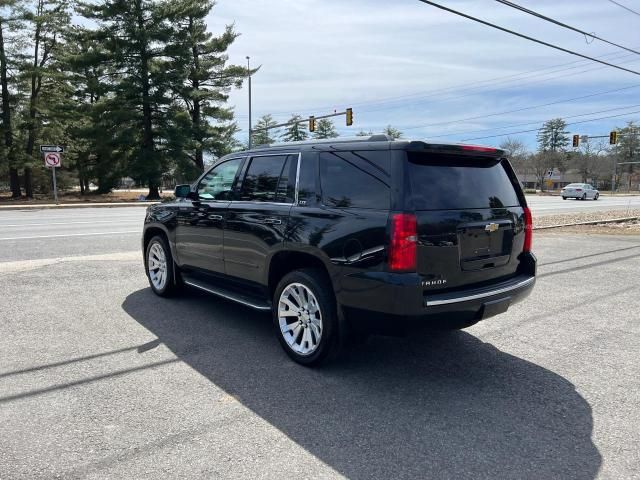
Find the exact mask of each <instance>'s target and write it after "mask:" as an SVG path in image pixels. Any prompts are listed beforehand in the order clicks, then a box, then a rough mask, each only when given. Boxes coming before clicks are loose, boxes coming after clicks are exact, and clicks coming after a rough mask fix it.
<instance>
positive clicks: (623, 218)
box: [533, 216, 640, 230]
mask: <svg viewBox="0 0 640 480" xmlns="http://www.w3.org/2000/svg"><path fill="white" fill-rule="evenodd" d="M631 220H640V217H638V216H636V217H622V218H612V219H609V220H590V221H588V222H577V223H563V224H561V225H547V226H545V227H535V226H534V227H533V229H534V230H549V229H551V228H562V227H575V226H577V225H598V224H601V223H620V222H628V221H631Z"/></svg>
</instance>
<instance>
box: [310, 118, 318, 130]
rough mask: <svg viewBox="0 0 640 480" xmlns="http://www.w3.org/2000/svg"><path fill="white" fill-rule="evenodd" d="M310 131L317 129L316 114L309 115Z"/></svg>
mask: <svg viewBox="0 0 640 480" xmlns="http://www.w3.org/2000/svg"><path fill="white" fill-rule="evenodd" d="M309 131H310V132H315V131H316V117H314V116H311V117H309Z"/></svg>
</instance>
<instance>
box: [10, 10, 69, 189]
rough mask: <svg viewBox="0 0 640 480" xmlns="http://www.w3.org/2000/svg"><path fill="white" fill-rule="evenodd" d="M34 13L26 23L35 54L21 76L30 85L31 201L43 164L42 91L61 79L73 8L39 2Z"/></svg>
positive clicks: (27, 184)
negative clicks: (36, 170) (58, 60)
mask: <svg viewBox="0 0 640 480" xmlns="http://www.w3.org/2000/svg"><path fill="white" fill-rule="evenodd" d="M33 7H34V8H33V10H30V9H26V10H25V14H24V19H25V21H26V22H28V24H29V25H30V28H29V37H30V41H31V46H32V48H33V50H32V51H31V52H30V53H29V54H28V55H26V57H25V61H24V63H23V64H22V68H21V73H22V75H23V76H24V78H26V79H27V81H28V82H29V93H28V98H29V100H28V105H27V107H26V109H25V112H26V118H25V130H26V148H25V156H26V158H25V166H24V188H25V194H26V196H27V197H33V165H34V163H36V162H38V161H39V156H40V152H39V151H38V152H36V150H35V143H36V139H37V138H38V134H39V129H40V127H41V125H42V121H41V118H40V110H41V105H40V103H41V100H42V91H43V87H45V84H46V83H47V82H49V81H50V80H51V78H52V77H53V76H55V75H57V73H58V72H57V71H56V70H55V69H54V68H52V63H53V60H54V59H55V56H56V54H57V53H58V50H59V49H60V37H61V36H62V32H63V30H64V28H66V26H67V25H68V24H69V21H70V18H71V16H70V12H69V4H68V2H67V1H66V0H35V5H33ZM36 156H37V158H36Z"/></svg>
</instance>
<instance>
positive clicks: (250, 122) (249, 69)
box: [247, 57, 253, 150]
mask: <svg viewBox="0 0 640 480" xmlns="http://www.w3.org/2000/svg"><path fill="white" fill-rule="evenodd" d="M250 60H251V57H247V73H248V74H249V150H251V143H252V139H251V129H252V128H253V123H252V119H251V64H250Z"/></svg>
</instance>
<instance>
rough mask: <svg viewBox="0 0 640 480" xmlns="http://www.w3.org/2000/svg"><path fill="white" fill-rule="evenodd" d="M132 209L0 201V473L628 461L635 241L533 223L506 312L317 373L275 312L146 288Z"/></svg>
mask: <svg viewBox="0 0 640 480" xmlns="http://www.w3.org/2000/svg"><path fill="white" fill-rule="evenodd" d="M142 214H143V211H142V209H117V210H116V209H113V210H111V209H100V210H95V211H88V210H82V211H79V210H78V211H73V212H68V211H65V212H59V211H41V212H29V213H25V212H2V213H0V225H2V226H1V227H0V231H1V232H2V234H1V237H2V240H0V255H1V257H0V291H1V292H2V296H0V438H1V439H2V441H1V442H0V478H2V479H3V480H4V479H12V480H13V479H35V478H43V479H45V478H46V479H48V478H65V479H66V478H100V479H102V478H109V479H121V478H149V479H151V478H189V479H194V478H203V479H205V478H207V479H208V478H246V479H255V478H265V479H271V478H273V479H280V478H283V477H287V478H350V479H371V478H380V479H388V478H394V479H403V478H418V479H424V478H460V479H464V478H469V479H482V478H490V479H498V478H519V479H526V478H531V479H533V478H536V479H538V478H554V479H593V478H602V479H605V478H638V472H639V471H640V427H639V425H640V410H639V409H638V408H637V406H638V404H639V403H640V381H639V380H638V379H639V378H640V375H639V374H638V352H639V351H640V323H639V322H638V306H639V300H638V298H639V294H640V284H639V283H638V271H640V237H632V236H620V237H613V236H595V235H592V236H585V237H582V236H576V235H570V234H561V233H548V234H536V236H535V240H534V245H535V250H536V252H537V254H538V256H539V259H540V268H539V279H538V284H537V286H536V288H535V290H534V293H533V294H532V296H531V297H530V298H529V299H528V300H527V301H525V302H524V303H522V304H519V305H516V306H514V307H513V308H512V309H510V311H509V312H507V313H506V314H504V315H501V316H499V317H495V318H493V319H491V320H488V321H486V322H483V323H480V324H479V325H477V326H474V327H473V328H471V329H468V330H467V331H463V332H456V333H452V334H437V335H436V334H431V335H430V334H427V333H415V334H414V335H411V336H409V337H407V338H385V337H374V338H371V339H369V340H368V341H367V342H366V343H364V344H361V345H356V346H353V347H352V348H351V350H350V351H349V352H348V353H347V354H346V355H345V356H343V358H342V359H340V361H339V362H335V363H333V364H331V365H329V366H327V367H326V368H323V369H321V370H310V369H306V368H303V367H301V366H298V365H296V364H294V363H292V362H291V361H290V360H289V359H288V358H287V357H286V355H285V354H284V352H282V351H281V349H280V346H279V345H278V344H277V342H276V339H275V338H274V337H273V333H272V330H271V326H270V320H269V318H268V316H264V315H263V314H257V313H255V312H253V311H251V310H247V309H245V308H243V307H240V306H237V305H235V304H232V303H229V302H225V301H222V300H219V299H217V298H213V297H208V296H205V295H201V294H199V293H197V292H192V291H188V292H185V294H184V295H183V296H182V297H179V298H175V299H160V298H157V297H155V296H154V295H153V294H152V293H151V292H150V290H149V288H148V287H147V282H146V278H145V276H144V273H143V269H142V266H141V261H140V252H139V233H136V232H139V229H140V223H139V221H140V219H141V216H142ZM71 220H72V221H74V222H81V221H92V220H93V221H95V220H100V221H109V222H108V223H104V224H95V223H90V224H86V223H72V224H69V225H60V224H61V223H69V221H71ZM111 220H114V222H111ZM26 223H31V224H34V225H29V226H26V225H25V224H26ZM18 224H20V225H21V226H20V227H12V226H11V225H18ZM41 224H47V225H41ZM54 224H56V225H54ZM110 232H112V233H110ZM113 232H120V233H113ZM80 233H81V234H83V235H78V234H80ZM85 233H86V234H87V235H85ZM53 235H57V236H53ZM62 235H69V236H62ZM9 237H12V238H19V240H18V239H16V240H7V238H9ZM25 237H34V238H25Z"/></svg>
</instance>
